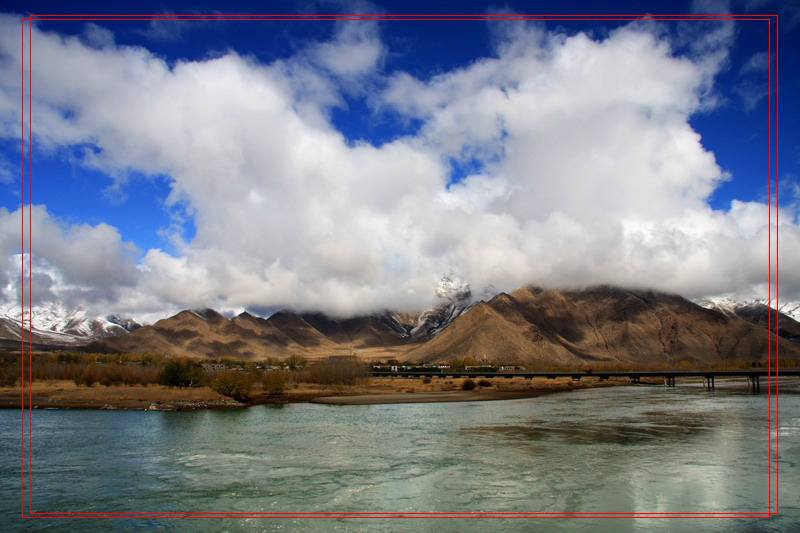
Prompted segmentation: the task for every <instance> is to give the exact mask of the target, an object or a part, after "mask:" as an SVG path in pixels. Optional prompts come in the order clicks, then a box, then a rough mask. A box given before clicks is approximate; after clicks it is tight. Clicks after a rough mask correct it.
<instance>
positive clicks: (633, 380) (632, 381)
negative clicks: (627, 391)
mask: <svg viewBox="0 0 800 533" xmlns="http://www.w3.org/2000/svg"><path fill="white" fill-rule="evenodd" d="M639 380H641V378H640V377H639V376H631V383H639Z"/></svg>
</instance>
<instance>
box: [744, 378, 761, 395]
mask: <svg viewBox="0 0 800 533" xmlns="http://www.w3.org/2000/svg"><path fill="white" fill-rule="evenodd" d="M747 381H748V385H749V386H748V387H747V388H748V389H750V390H752V391H753V392H754V393H758V392H761V381H760V380H759V378H758V376H750V377H749V378H747Z"/></svg>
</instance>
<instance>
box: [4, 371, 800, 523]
mask: <svg viewBox="0 0 800 533" xmlns="http://www.w3.org/2000/svg"><path fill="white" fill-rule="evenodd" d="M772 401H773V402H774V397H773V399H772ZM779 406H780V410H779V414H780V419H779V420H780V427H779V430H778V438H779V445H780V447H779V451H780V461H779V482H780V490H779V498H780V500H779V506H780V513H781V514H780V515H778V516H773V517H772V518H769V519H744V518H693V519H688V518H681V519H677V518H672V519H664V518H658V519H655V518H594V519H592V518H513V519H512V518H455V519H449V518H432V517H428V518H374V519H373V518H343V519H330V518H326V519H322V518H280V519H277V518H276V519H266V518H235V519H234V518H214V519H209V518H192V519H167V518H164V519H162V518H157V519H153V518H142V519H132V518H124V519H122V518H120V519H107V518H104V519H91V520H90V519H76V518H59V519H55V518H27V519H24V520H23V519H20V518H19V516H20V508H21V499H20V495H19V494H20V462H21V459H20V457H21V447H20V446H21V444H20V435H21V433H20V417H21V415H20V411H18V410H0V421H2V423H1V424H0V432H2V433H1V434H2V442H3V446H2V449H1V450H0V457H2V461H1V462H0V468H2V472H0V473H1V474H2V475H0V494H2V503H0V522H2V523H3V524H4V526H3V529H4V530H6V531H9V530H10V531H17V530H19V531H88V530H109V529H118V530H148V529H162V530H174V531H430V530H433V529H436V530H443V531H531V530H537V531H643V530H663V531H793V530H794V531H800V465H799V464H798V463H800V387H798V385H797V382H795V383H791V382H789V380H786V385H785V386H784V380H781V395H780V404H779ZM767 437H768V427H767V395H766V394H760V395H754V394H751V393H748V392H747V391H746V389H745V387H744V385H742V384H738V385H728V386H724V385H723V386H719V385H718V387H717V389H716V390H714V391H708V390H705V389H703V388H702V387H699V386H692V385H679V386H678V387H675V388H667V387H659V386H656V387H654V386H641V387H614V388H599V389H586V390H579V391H574V392H566V393H559V394H553V395H548V396H542V397H539V398H531V399H524V400H512V401H495V402H464V403H429V404H401V405H364V406H333V405H317V404H290V405H286V406H281V407H269V406H256V407H252V408H249V409H242V410H205V411H187V412H151V411H67V410H62V411H58V410H34V412H33V509H34V511H67V512H74V511H148V512H159V511H190V512H191V511H220V512H232V511H242V512H278V511H284V512H285V511H289V512H309V511H311V512H326V511H328V512H330V511H335V512H341V511H345V512H358V511H385V512H425V511H433V512H465V511H468V512H469V511H486V512H533V511H544V512H559V513H560V512H587V513H590V512H601V513H606V512H639V513H663V512H667V513H691V512H694V513H698V512H700V513H702V512H720V513H724V512H762V511H766V510H767V505H768V503H767V493H768V490H767V488H768V473H767V461H768V443H767ZM773 438H774V437H773ZM772 475H773V476H774V475H775V474H774V473H773V474H772ZM772 497H773V498H774V494H773V496H772ZM773 501H774V500H773Z"/></svg>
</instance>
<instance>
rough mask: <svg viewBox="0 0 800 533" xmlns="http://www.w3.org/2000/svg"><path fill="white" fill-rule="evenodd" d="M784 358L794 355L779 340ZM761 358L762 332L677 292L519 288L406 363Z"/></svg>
mask: <svg viewBox="0 0 800 533" xmlns="http://www.w3.org/2000/svg"><path fill="white" fill-rule="evenodd" d="M781 350H782V352H781V353H783V354H786V356H797V355H800V349H798V347H797V346H796V345H794V344H791V343H788V342H786V341H784V340H781ZM766 356H767V332H766V331H765V330H764V329H763V328H759V327H757V326H755V325H753V324H750V323H748V322H745V321H744V320H741V319H738V318H735V317H729V316H725V315H724V314H722V313H718V312H716V311H713V310H709V309H704V308H702V307H700V306H698V305H696V304H693V303H692V302H689V301H688V300H685V299H684V298H681V297H680V296H677V295H669V294H662V293H655V292H652V291H629V290H623V289H618V288H613V287H596V288H592V289H586V290H582V291H559V290H547V291H544V290H541V289H537V288H534V287H523V288H520V289H517V290H516V291H514V292H512V293H511V294H510V295H509V294H500V295H498V296H496V297H495V298H493V299H492V300H490V301H489V302H487V303H485V304H478V305H476V306H475V307H473V308H472V309H470V310H469V311H468V312H466V313H465V314H464V315H462V316H460V317H458V318H457V319H456V320H455V321H454V322H453V323H452V324H451V325H450V327H449V328H447V329H446V330H444V331H442V333H440V334H439V335H437V336H436V337H434V338H433V339H432V340H431V341H429V342H427V343H425V344H423V345H421V346H419V347H417V348H414V349H413V350H411V351H410V352H409V353H408V357H409V358H410V359H417V360H423V361H443V360H448V359H452V358H453V357H472V358H473V359H475V360H476V361H491V360H500V361H516V362H521V363H526V364H528V365H529V366H531V365H532V366H535V365H536V364H537V363H547V364H581V365H591V364H592V363H593V362H625V363H630V364H637V365H653V364H670V363H673V364H674V363H678V362H680V361H688V362H690V363H701V362H704V361H714V360H722V359H743V360H760V359H765V358H766Z"/></svg>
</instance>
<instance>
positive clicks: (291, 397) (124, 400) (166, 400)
mask: <svg viewBox="0 0 800 533" xmlns="http://www.w3.org/2000/svg"><path fill="white" fill-rule="evenodd" d="M463 381H464V380H463V379H434V380H431V381H430V382H429V383H425V381H423V380H421V379H411V378H385V379H370V380H367V382H365V383H363V384H360V385H353V386H341V385H338V386H323V385H314V384H298V385H296V386H295V385H293V386H291V387H289V388H288V390H287V391H286V392H285V393H283V394H267V393H265V392H264V391H263V390H261V389H260V388H258V387H256V388H255V389H254V390H253V392H252V401H251V402H249V403H247V404H244V403H240V402H236V401H234V400H231V399H230V398H226V397H225V396H222V395H220V394H218V393H216V392H214V391H212V390H211V389H209V388H208V387H198V388H193V389H179V388H169V387H164V386H160V385H150V386H147V387H143V386H134V387H126V386H111V387H104V386H102V385H95V386H93V387H78V386H76V385H75V384H74V383H72V382H70V381H41V382H34V383H33V387H32V388H31V387H27V388H26V393H25V398H26V400H25V404H26V406H27V405H28V404H29V403H30V405H32V406H33V408H34V409H138V410H142V409H144V410H154V411H155V410H158V411H181V410H189V409H209V408H215V409H219V408H225V409H231V408H233V409H238V408H243V407H248V406H251V405H262V404H284V403H296V402H316V403H324V404H337V405H366V404H385V403H424V402H464V401H488V400H510V399H517V398H532V397H535V396H540V395H542V394H549V393H554V392H562V391H568V390H575V389H583V388H591V387H609V386H624V385H630V384H631V383H630V381H628V380H625V379H612V380H609V381H599V380H597V379H583V380H581V381H572V380H571V379H569V378H559V379H555V380H547V379H533V380H526V379H523V378H513V379H504V378H493V379H491V380H490V383H491V385H490V386H488V387H478V388H476V389H475V390H471V391H464V390H462V389H461V384H462V383H463ZM29 394H30V398H31V401H30V402H29V401H28V396H29ZM21 406H22V388H21V387H20V386H17V387H4V388H0V408H15V409H19V408H20V407H21Z"/></svg>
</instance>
